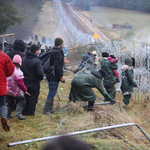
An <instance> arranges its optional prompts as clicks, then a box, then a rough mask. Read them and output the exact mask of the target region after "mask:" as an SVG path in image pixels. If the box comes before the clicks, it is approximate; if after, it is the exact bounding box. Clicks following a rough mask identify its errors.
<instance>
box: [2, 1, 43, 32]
mask: <svg viewBox="0 0 150 150" xmlns="http://www.w3.org/2000/svg"><path fill="white" fill-rule="evenodd" d="M44 2H45V0H26V1H21V2H20V0H0V6H1V9H0V34H3V33H6V32H7V30H9V27H11V26H14V25H15V24H16V23H18V24H21V23H24V24H26V23H27V22H30V21H31V22H33V23H32V26H33V25H34V24H35V23H36V22H37V21H38V17H39V16H38V12H39V11H41V9H42V6H43V4H44ZM25 4H28V5H26V6H29V7H26V6H25ZM16 6H18V9H17V8H16ZM30 18H32V20H31V19H30ZM19 27H20V26H19ZM26 28H28V26H27V24H26ZM11 30H12V29H11ZM20 30H21V29H20ZM24 30H25V28H24ZM13 31H14V32H15V31H16V32H17V31H19V28H18V27H16V29H15V27H14V29H13ZM21 31H23V29H22V30H21ZM29 32H31V31H30V29H27V31H25V33H29Z"/></svg>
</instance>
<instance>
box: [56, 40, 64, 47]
mask: <svg viewBox="0 0 150 150" xmlns="http://www.w3.org/2000/svg"><path fill="white" fill-rule="evenodd" d="M62 43H63V40H62V39H61V38H56V39H55V46H59V45H61V44H62Z"/></svg>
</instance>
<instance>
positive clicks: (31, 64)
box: [21, 45, 43, 116]
mask: <svg viewBox="0 0 150 150" xmlns="http://www.w3.org/2000/svg"><path fill="white" fill-rule="evenodd" d="M38 53H39V46H38V45H32V46H31V52H30V53H27V55H26V56H25V57H24V58H23V59H22V66H21V70H22V71H23V73H24V77H25V78H24V83H25V85H26V87H27V89H28V91H27V92H28V93H30V95H31V96H28V95H26V96H25V97H26V105H25V107H24V109H23V113H22V114H23V115H25V116H29V115H30V116H34V115H35V110H36V103H37V100H38V96H39V90H40V81H41V80H43V69H42V65H41V62H40V60H39V59H38V57H37V55H38Z"/></svg>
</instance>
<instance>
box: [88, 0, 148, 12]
mask: <svg viewBox="0 0 150 150" xmlns="http://www.w3.org/2000/svg"><path fill="white" fill-rule="evenodd" d="M93 1H95V2H96V3H97V4H98V5H99V6H103V7H113V8H119V9H127V10H135V11H142V12H150V0H93ZM91 2H92V0H91Z"/></svg>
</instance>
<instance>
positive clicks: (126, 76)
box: [120, 58, 139, 105]
mask: <svg viewBox="0 0 150 150" xmlns="http://www.w3.org/2000/svg"><path fill="white" fill-rule="evenodd" d="M121 70H122V78H121V85H120V87H121V91H122V95H123V102H124V104H126V105H129V103H130V99H131V96H132V93H133V88H134V87H137V88H139V86H138V85H137V84H136V82H135V81H134V79H133V66H132V59H130V58H128V59H126V60H125V65H123V66H122V68H121Z"/></svg>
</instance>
